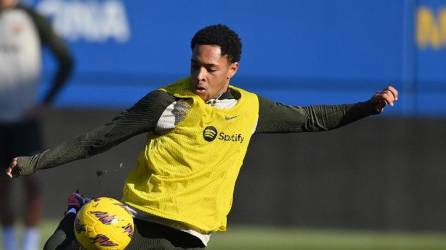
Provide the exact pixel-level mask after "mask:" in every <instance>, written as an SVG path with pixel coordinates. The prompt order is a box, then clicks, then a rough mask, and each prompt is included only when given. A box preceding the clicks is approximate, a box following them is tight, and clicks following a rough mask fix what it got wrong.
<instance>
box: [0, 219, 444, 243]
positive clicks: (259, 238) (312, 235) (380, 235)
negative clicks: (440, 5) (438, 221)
mask: <svg viewBox="0 0 446 250" xmlns="http://www.w3.org/2000/svg"><path fill="white" fill-rule="evenodd" d="M56 225H57V221H56V220H45V221H44V222H43V224H42V225H41V233H42V238H43V239H47V238H48V237H49V235H50V234H51V233H52V232H53V230H54V229H55V227H56ZM19 237H20V234H19ZM0 240H1V239H0ZM42 247H43V241H42ZM207 249H209V250H251V249H253V250H254V249H256V250H263V249H264V250H291V249H303V250H444V249H446V232H437V233H427V232H424V233H394V232H392V233H385V232H371V231H341V230H302V229H285V228H271V227H246V226H234V225H233V226H231V227H230V228H229V231H228V232H226V233H216V234H214V235H213V236H212V238H211V242H210V244H209V247H208V248H207Z"/></svg>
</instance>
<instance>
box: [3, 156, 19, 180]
mask: <svg viewBox="0 0 446 250" xmlns="http://www.w3.org/2000/svg"><path fill="white" fill-rule="evenodd" d="M16 172H17V157H16V158H14V159H12V161H11V163H10V164H9V166H8V167H7V168H6V170H5V173H6V175H7V176H9V178H12V177H14V176H16Z"/></svg>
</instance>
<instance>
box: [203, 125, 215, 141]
mask: <svg viewBox="0 0 446 250" xmlns="http://www.w3.org/2000/svg"><path fill="white" fill-rule="evenodd" d="M216 137H217V129H216V128H215V127H214V126H207V127H206V128H205V129H204V130H203V138H204V139H205V140H206V141H208V142H211V141H213V140H215V138H216Z"/></svg>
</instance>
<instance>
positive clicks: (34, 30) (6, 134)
mask: <svg viewBox="0 0 446 250" xmlns="http://www.w3.org/2000/svg"><path fill="white" fill-rule="evenodd" d="M43 46H46V47H48V48H49V49H50V51H51V52H52V54H53V55H54V57H55V58H56V59H57V62H58V68H57V71H56V72H55V73H54V76H53V77H52V82H51V86H50V87H49V88H48V91H47V92H46V93H45V95H44V96H43V99H42V100H40V101H39V100H38V96H37V95H38V83H39V81H40V73H41V61H42V47H43ZM72 65H73V59H72V56H71V54H70V51H69V49H68V48H67V46H66V45H65V44H64V42H63V41H62V39H61V38H60V37H58V36H57V35H56V34H55V32H54V31H53V29H52V27H51V25H50V24H49V22H47V20H45V18H44V17H42V16H41V15H39V14H38V13H36V12H35V11H34V10H32V9H31V8H29V7H27V6H24V5H22V4H20V3H18V1H17V0H0V107H1V108H0V152H1V153H0V164H2V166H7V165H8V164H7V163H8V159H10V158H11V157H12V156H14V155H17V154H19V153H21V154H24V153H32V152H36V151H38V150H39V149H40V148H41V146H42V140H41V139H42V136H41V131H40V121H39V120H40V114H41V112H42V110H43V109H44V108H45V107H46V106H49V105H50V104H51V103H52V101H53V100H54V99H55V97H56V95H57V94H58V93H59V91H60V90H61V88H62V86H63V85H64V84H65V82H66V80H67V79H68V77H69V75H70V72H71V71H72ZM12 184H13V181H11V180H8V179H7V178H4V177H3V176H2V177H1V179H0V204H1V206H0V219H1V223H2V229H3V230H2V232H3V244H4V246H3V248H2V249H5V250H16V249H19V246H18V244H17V239H16V235H15V230H14V223H15V213H16V211H14V209H13V202H12V200H11V199H12V198H13V197H11V188H12ZM24 191H25V192H26V195H25V196H24V199H25V201H26V207H25V211H24V212H25V214H24V224H25V230H24V235H23V237H24V238H23V240H22V241H21V242H23V247H21V249H24V250H36V249H38V247H39V245H38V244H39V241H40V239H39V232H38V229H37V226H38V224H39V222H40V219H41V212H42V195H41V188H40V184H39V182H38V180H37V179H36V177H34V176H32V177H30V178H26V179H24Z"/></svg>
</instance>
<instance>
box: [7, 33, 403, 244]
mask: <svg viewBox="0 0 446 250" xmlns="http://www.w3.org/2000/svg"><path fill="white" fill-rule="evenodd" d="M191 49H192V56H191V61H190V75H189V76H188V77H185V78H183V79H179V80H178V81H176V82H174V83H172V84H169V85H166V86H165V87H162V88H160V89H157V90H154V91H151V92H149V93H148V94H147V95H146V96H144V97H143V98H142V99H141V100H140V101H138V102H137V103H136V104H135V105H134V106H133V107H131V108H130V109H128V110H126V111H124V112H122V113H121V114H120V115H119V116H117V117H116V118H115V119H113V120H112V121H110V122H108V123H106V124H105V125H103V126H102V127H99V128H96V129H94V130H91V131H90V132H87V133H85V134H83V135H80V136H78V137H76V138H74V139H71V140H68V141H66V142H64V143H62V144H60V145H58V146H55V147H53V148H50V149H47V150H45V151H43V152H42V153H40V154H36V155H33V156H30V157H26V156H21V157H17V158H14V159H13V160H12V162H11V164H10V166H9V167H8V168H7V170H6V173H7V175H8V176H10V177H16V176H25V175H30V174H33V173H34V172H36V171H39V170H42V169H47V168H52V167H56V166H59V165H61V164H64V163H67V162H71V161H74V160H78V159H82V158H87V157H90V156H92V155H95V154H99V153H101V152H104V151H106V150H108V149H110V148H111V147H113V146H116V145H118V144H119V143H121V142H123V141H125V140H127V139H129V138H131V137H133V136H135V135H138V134H141V133H147V143H146V145H145V147H144V148H143V149H142V151H141V153H140V155H139V157H138V159H137V161H136V164H135V167H134V168H133V169H132V170H131V171H130V173H129V175H128V177H127V179H126V182H125V185H124V188H123V197H122V201H123V202H124V203H125V204H127V205H128V206H129V207H130V208H132V209H134V210H135V211H136V214H135V218H134V220H135V227H136V228H135V236H134V239H133V240H132V242H131V243H130V245H129V247H128V248H127V249H151V248H154V249H177V248H181V249H202V248H205V247H206V245H207V244H208V241H209V239H210V235H211V234H212V233H214V232H217V231H225V230H226V222H227V215H228V213H229V211H230V209H231V205H232V196H233V191H234V186H235V182H236V180H237V176H238V173H239V169H240V167H241V165H242V163H243V159H244V157H245V154H246V150H247V148H248V144H249V141H250V139H251V136H252V135H253V134H260V133H290V132H313V131H326V130H331V129H335V128H338V127H341V126H344V125H346V124H349V123H351V122H354V121H357V120H359V119H361V118H364V117H367V116H369V115H374V114H379V113H381V112H382V111H383V109H384V107H385V106H387V105H390V106H393V105H394V103H395V101H396V100H397V98H398V92H397V90H396V89H395V88H394V87H391V86H389V87H386V88H385V89H384V90H382V91H379V92H377V93H375V94H374V95H373V96H372V97H371V98H370V99H369V100H366V101H364V102H358V103H355V104H344V105H320V106H307V107H301V106H288V105H284V104H280V103H275V102H272V101H270V100H268V99H266V98H264V97H261V96H258V95H256V94H254V93H251V92H248V91H246V90H243V89H240V88H237V87H235V86H232V85H230V82H231V79H232V78H233V77H234V75H235V74H236V73H237V71H238V69H239V62H240V55H241V49H242V45H241V41H240V39H239V36H238V35H237V33H235V32H234V31H233V30H231V29H230V28H228V27H227V26H225V25H220V24H219V25H211V26H208V27H205V28H203V29H201V30H199V31H198V32H197V33H196V34H195V35H194V36H193V38H192V41H191ZM79 204H80V203H79ZM77 207H80V205H79V206H77ZM72 208H73V207H72ZM70 210H71V211H74V210H76V209H70ZM68 216H71V218H72V217H73V216H72V215H70V214H68ZM64 220H65V221H63V222H62V223H61V224H60V225H59V227H58V229H57V230H56V233H55V234H54V237H52V238H50V240H49V241H48V242H47V246H49V247H48V248H47V249H54V248H55V246H57V244H58V242H63V241H64V240H65V243H66V242H67V241H66V239H65V238H64V237H68V238H70V239H72V237H71V236H70V233H71V235H72V230H73V229H72V219H69V218H67V217H65V218H64ZM67 221H68V222H67ZM70 230H71V232H69V231H70ZM68 241H69V240H68ZM65 243H64V244H65ZM66 249H68V247H67V248H66Z"/></svg>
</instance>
